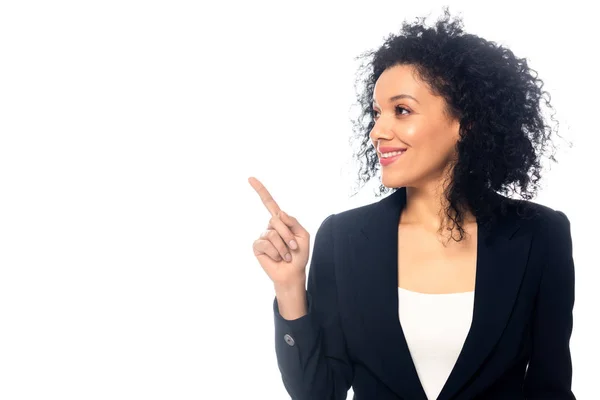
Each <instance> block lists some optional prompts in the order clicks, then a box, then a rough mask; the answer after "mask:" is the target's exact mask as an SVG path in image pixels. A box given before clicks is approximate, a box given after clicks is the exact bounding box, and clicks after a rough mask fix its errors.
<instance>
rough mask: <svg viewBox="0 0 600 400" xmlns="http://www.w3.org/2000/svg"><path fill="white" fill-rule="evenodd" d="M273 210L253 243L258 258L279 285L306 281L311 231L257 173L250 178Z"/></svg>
mask: <svg viewBox="0 0 600 400" xmlns="http://www.w3.org/2000/svg"><path fill="white" fill-rule="evenodd" d="M248 182H249V183H250V185H251V186H252V187H253V188H254V190H255V191H256V193H258V195H259V196H260V199H261V200H262V202H263V204H264V205H265V207H266V208H267V210H268V211H269V213H270V214H271V219H270V220H269V224H268V226H267V230H265V231H264V232H263V233H262V234H261V235H260V237H259V238H258V239H256V240H255V241H254V243H253V245H252V249H253V250H254V255H255V256H256V259H257V260H258V262H259V263H260V265H261V266H262V268H263V269H264V271H265V272H266V273H267V275H268V276H269V278H270V279H271V280H272V281H273V283H274V284H275V286H276V287H280V288H284V287H297V286H298V285H299V284H300V283H301V284H302V285H304V282H305V280H306V265H307V263H308V257H309V253H310V249H309V247H310V235H309V233H308V232H307V231H306V229H304V228H303V227H302V225H300V223H299V222H298V221H297V220H296V218H294V217H291V216H289V215H287V214H286V213H285V212H283V211H282V210H281V209H280V208H279V205H277V203H276V202H275V200H274V199H273V196H271V194H270V193H269V191H268V190H267V188H265V187H264V185H263V184H262V183H260V181H259V180H258V179H256V178H254V177H250V178H249V179H248Z"/></svg>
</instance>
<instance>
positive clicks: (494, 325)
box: [438, 213, 531, 400]
mask: <svg viewBox="0 0 600 400" xmlns="http://www.w3.org/2000/svg"><path fill="white" fill-rule="evenodd" d="M519 222H520V220H519V218H518V217H517V216H516V214H514V213H511V214H509V215H507V216H504V217H501V219H500V220H499V223H498V224H497V225H496V226H495V228H494V229H493V230H492V231H491V232H490V234H489V235H488V236H487V237H485V236H484V232H483V231H482V230H479V229H478V239H477V276H476V279H475V304H474V310H473V320H472V323H471V328H470V330H469V333H468V335H467V338H466V340H465V343H464V345H463V348H462V351H461V353H460V355H459V357H458V360H457V361H456V364H455V365H454V369H453V370H452V372H451V374H450V376H449V377H448V380H447V381H446V384H445V386H444V387H443V389H442V392H441V393H440V395H439V396H438V400H450V399H454V398H456V397H455V396H456V395H458V394H459V393H460V390H461V389H462V388H463V387H464V386H465V385H466V384H467V383H468V382H469V380H470V379H471V377H473V375H474V374H476V373H477V371H478V369H479V368H480V367H481V366H482V365H483V363H484V361H485V359H486V358H487V357H488V355H489V354H490V353H491V351H492V350H493V349H494V347H495V345H496V343H497V342H498V340H499V339H500V336H501V335H502V332H503V331H504V328H505V326H506V324H507V323H508V321H509V319H510V316H511V312H512V310H513V307H514V305H515V301H516V299H517V295H518V292H519V288H520V286H521V282H522V280H523V276H524V273H525V268H526V266H527V260H528V256H529V248H530V246H531V231H530V230H529V229H522V230H519V227H520V226H519Z"/></svg>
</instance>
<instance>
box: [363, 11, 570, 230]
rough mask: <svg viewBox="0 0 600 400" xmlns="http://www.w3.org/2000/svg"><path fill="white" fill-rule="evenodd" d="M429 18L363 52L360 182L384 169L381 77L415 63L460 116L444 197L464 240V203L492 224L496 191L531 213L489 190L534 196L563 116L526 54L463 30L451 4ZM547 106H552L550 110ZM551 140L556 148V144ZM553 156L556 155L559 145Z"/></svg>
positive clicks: (450, 110)
mask: <svg viewBox="0 0 600 400" xmlns="http://www.w3.org/2000/svg"><path fill="white" fill-rule="evenodd" d="M425 19H426V18H425V17H421V18H417V19H416V22H414V23H412V24H410V23H408V22H404V23H403V24H402V29H401V31H400V33H399V34H391V35H390V36H389V37H387V38H386V39H385V42H384V43H383V45H382V46H381V47H379V48H378V49H376V50H371V51H367V52H365V53H362V54H361V55H359V56H358V57H357V60H359V61H361V60H363V63H362V64H361V66H360V67H359V70H358V74H357V75H358V78H357V81H356V84H355V89H356V91H357V98H358V104H359V106H360V113H359V116H358V117H356V118H353V119H352V124H353V132H354V134H355V137H354V138H352V139H358V142H359V146H358V149H357V150H356V152H355V154H354V155H353V158H355V159H357V160H358V161H359V163H360V168H359V173H358V175H359V183H362V184H364V183H366V182H368V181H369V180H370V179H371V178H372V177H374V176H375V175H376V174H377V171H378V168H379V163H378V158H377V154H376V149H375V148H374V147H373V145H372V143H371V140H370V137H369V133H370V131H371V130H372V129H373V126H374V125H375V122H374V119H373V106H372V98H373V91H374V88H375V83H376V81H377V79H378V78H379V76H380V75H381V74H382V73H383V71H384V70H386V69H387V68H390V67H393V66H396V65H411V66H413V67H414V68H415V70H416V72H417V75H418V77H419V78H420V79H422V80H423V81H424V82H426V83H428V84H429V86H430V87H431V90H432V92H433V93H434V94H436V95H439V96H442V97H443V98H444V99H445V101H446V105H447V110H446V112H447V113H448V115H449V116H451V117H453V118H456V119H457V120H458V121H459V122H460V132H459V134H460V139H459V140H458V142H457V152H458V160H457V161H456V163H455V164H454V165H453V167H454V168H452V171H453V172H452V174H451V177H449V179H450V181H449V182H447V183H448V185H447V188H446V189H445V192H444V196H445V197H446V199H447V200H448V204H449V205H448V207H447V209H446V210H445V213H446V215H447V216H448V218H449V220H450V221H451V223H452V224H453V225H454V226H452V227H450V228H448V229H449V230H451V231H452V235H451V237H452V238H454V228H455V227H456V229H457V230H458V233H459V235H458V236H459V237H458V239H456V238H454V240H455V241H461V240H462V239H463V237H464V229H463V227H462V222H463V218H464V212H463V210H464V208H465V207H468V208H469V209H470V210H471V211H472V212H473V213H474V214H475V216H476V217H477V219H478V221H481V223H482V224H483V227H484V229H488V230H489V228H490V227H491V225H492V224H493V223H494V221H495V220H496V216H495V215H494V213H493V210H494V207H495V206H494V203H493V201H491V199H492V198H494V199H497V198H498V197H502V198H503V199H504V200H503V202H502V204H501V206H502V207H501V209H502V210H505V209H506V204H505V203H508V202H510V201H516V202H517V203H518V205H519V210H520V211H519V212H520V213H521V214H523V215H531V214H530V213H529V212H528V211H531V207H528V206H529V205H530V204H528V202H527V201H522V200H513V199H509V198H507V197H503V196H495V197H490V194H491V193H494V192H495V193H497V194H504V195H511V194H512V193H518V194H520V195H521V197H522V199H523V200H531V199H532V198H533V197H534V196H535V194H536V192H537V190H538V188H539V180H540V178H541V170H542V166H541V162H540V161H541V158H542V156H544V155H545V154H546V153H547V152H548V148H549V145H552V140H551V139H552V135H553V134H554V133H557V129H558V121H557V120H556V119H555V118H554V115H555V113H554V109H553V107H552V106H551V104H550V95H549V94H548V93H547V92H546V91H544V90H542V88H543V85H544V83H543V81H542V80H541V79H539V78H538V74H537V72H536V71H535V70H533V69H531V68H529V66H528V65H527V61H526V59H525V58H517V57H516V56H515V55H514V54H513V52H512V51H511V50H509V49H507V48H505V47H503V46H501V45H499V44H496V43H495V42H492V41H488V40H485V39H482V38H481V37H478V36H476V35H473V34H467V33H465V32H463V22H462V20H461V18H460V17H458V18H452V17H451V15H450V12H449V11H448V8H447V7H445V8H444V12H443V15H442V16H441V17H440V18H439V19H438V20H437V22H436V23H435V24H434V26H432V27H428V26H426V24H425ZM544 111H548V112H549V113H548V115H547V117H545V116H544ZM353 141H354V140H351V142H353ZM550 147H551V148H552V149H553V150H554V149H555V146H554V145H552V146H550ZM549 158H550V159H551V160H552V161H554V162H556V159H555V157H554V152H552V153H551V154H550V155H549ZM390 190H392V191H395V190H397V188H387V187H385V186H383V184H381V185H380V186H379V189H378V192H376V193H375V195H376V196H381V195H382V194H385V193H387V192H389V191H390ZM511 192H512V193H511Z"/></svg>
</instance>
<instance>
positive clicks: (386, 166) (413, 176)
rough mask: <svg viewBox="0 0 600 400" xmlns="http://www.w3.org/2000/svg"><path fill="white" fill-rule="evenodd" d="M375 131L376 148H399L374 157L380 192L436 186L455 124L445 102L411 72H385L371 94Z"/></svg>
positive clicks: (451, 150)
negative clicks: (391, 154)
mask: <svg viewBox="0 0 600 400" xmlns="http://www.w3.org/2000/svg"><path fill="white" fill-rule="evenodd" d="M373 97H374V101H373V118H374V120H375V126H374V127H373V129H372V130H371V132H370V134H369V135H370V138H371V141H372V142H373V145H374V146H375V148H376V149H379V148H380V149H382V150H384V151H386V149H385V147H393V148H405V149H406V151H405V152H404V153H402V154H401V155H399V156H396V157H392V158H390V159H388V160H385V159H382V158H381V157H382V155H381V153H380V152H379V151H378V152H377V154H378V156H379V157H380V162H381V164H382V168H381V169H382V171H381V175H382V183H383V185H384V186H386V187H390V188H397V187H405V186H406V187H423V186H428V185H430V184H434V185H437V184H439V183H440V181H441V180H443V179H444V177H445V176H446V174H447V173H448V170H447V168H448V167H449V166H450V165H451V164H450V163H451V161H452V160H453V159H455V157H456V149H455V146H456V143H457V141H458V139H459V128H460V124H459V121H458V120H457V119H454V118H451V117H450V116H449V114H448V113H447V111H446V101H445V100H444V99H443V98H442V97H441V96H437V95H434V94H433V93H432V92H431V91H430V88H429V85H428V84H427V83H425V82H424V81H422V80H421V79H419V77H418V76H417V75H416V72H415V69H414V67H412V66H410V65H398V66H394V67H391V68H388V69H386V70H385V71H384V72H383V73H382V74H381V76H380V77H379V79H378V80H377V82H376V84H375V89H374V92H373Z"/></svg>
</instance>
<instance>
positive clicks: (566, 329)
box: [524, 211, 575, 400]
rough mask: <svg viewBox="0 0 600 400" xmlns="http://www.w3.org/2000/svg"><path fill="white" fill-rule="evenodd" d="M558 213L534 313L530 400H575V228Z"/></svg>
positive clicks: (528, 381) (528, 384)
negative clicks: (571, 349)
mask: <svg viewBox="0 0 600 400" xmlns="http://www.w3.org/2000/svg"><path fill="white" fill-rule="evenodd" d="M557 213H558V214H559V215H560V218H559V219H558V223H556V225H555V226H553V227H552V230H550V233H549V234H550V239H549V241H548V244H547V246H548V247H547V253H546V254H547V263H546V265H545V269H544V271H543V272H542V280H541V283H540V290H539V293H538V299H537V302H536V310H535V312H534V319H533V327H532V329H533V333H532V334H533V343H532V354H531V359H530V361H529V366H528V369H527V373H526V376H525V386H524V393H525V396H526V398H527V399H529V400H534V399H535V400H537V399H540V400H541V399H556V400H559V399H564V400H567V399H568V400H573V399H575V396H574V395H573V392H572V391H571V378H572V364H571V352H570V349H569V341H570V338H571V331H572V328H573V304H574V300H575V272H574V264H573V251H572V240H571V227H570V222H569V219H568V218H567V216H566V215H565V214H564V213H562V212H560V211H557Z"/></svg>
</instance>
